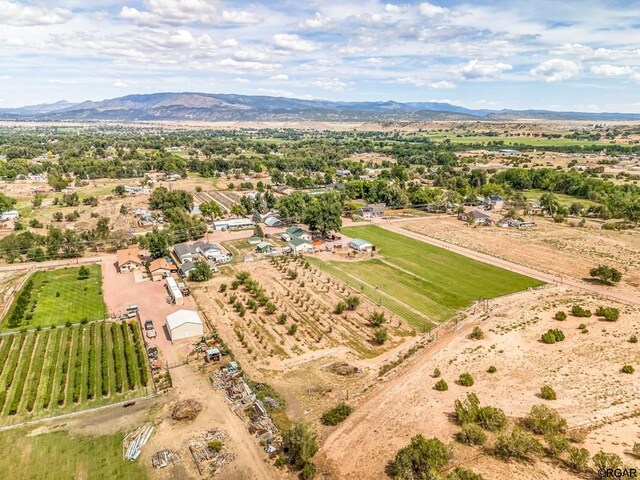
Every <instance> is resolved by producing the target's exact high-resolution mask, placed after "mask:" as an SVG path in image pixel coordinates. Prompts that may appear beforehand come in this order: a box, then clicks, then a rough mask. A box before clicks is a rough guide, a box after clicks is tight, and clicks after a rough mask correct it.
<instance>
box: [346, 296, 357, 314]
mask: <svg viewBox="0 0 640 480" xmlns="http://www.w3.org/2000/svg"><path fill="white" fill-rule="evenodd" d="M345 302H346V308H347V310H351V311H353V310H355V309H356V308H358V307H359V306H360V297H358V296H356V295H351V296H349V297H347V299H346V300H345Z"/></svg>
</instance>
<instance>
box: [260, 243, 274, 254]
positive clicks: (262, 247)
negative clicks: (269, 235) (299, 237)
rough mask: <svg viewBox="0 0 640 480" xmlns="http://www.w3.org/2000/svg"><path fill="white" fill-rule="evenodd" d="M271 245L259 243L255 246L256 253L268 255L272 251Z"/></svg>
mask: <svg viewBox="0 0 640 480" xmlns="http://www.w3.org/2000/svg"><path fill="white" fill-rule="evenodd" d="M273 248H274V247H273V245H271V244H270V243H269V242H260V243H259V244H258V245H256V251H257V252H259V253H269V252H270V251H271V250H273Z"/></svg>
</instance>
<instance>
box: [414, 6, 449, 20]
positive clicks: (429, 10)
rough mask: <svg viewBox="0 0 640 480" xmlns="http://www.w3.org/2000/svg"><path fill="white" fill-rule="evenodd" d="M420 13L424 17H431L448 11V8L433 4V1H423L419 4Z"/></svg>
mask: <svg viewBox="0 0 640 480" xmlns="http://www.w3.org/2000/svg"><path fill="white" fill-rule="evenodd" d="M420 13H421V14H422V15H424V16H425V17H429V18H432V17H437V16H438V15H444V14H445V13H449V9H448V8H444V7H441V6H439V5H434V4H433V3H427V2H425V3H421V4H420Z"/></svg>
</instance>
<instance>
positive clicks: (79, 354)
mask: <svg viewBox="0 0 640 480" xmlns="http://www.w3.org/2000/svg"><path fill="white" fill-rule="evenodd" d="M148 384H149V374H148V368H147V360H146V352H145V350H144V345H143V343H142V334H141V332H140V327H139V325H138V323H137V322H121V323H115V322H94V323H91V324H88V325H78V326H73V327H63V328H53V329H47V330H42V331H38V332H28V333H16V334H10V335H4V336H2V337H0V425H6V424H15V423H19V422H21V421H24V420H29V419H35V418H42V417H50V416H55V415H58V414H60V413H67V412H73V411H78V410H84V409H87V408H93V407H97V406H101V405H106V404H109V403H114V402H118V401H122V400H126V399H130V398H135V397H139V396H142V395H144V394H145V393H147V392H148V390H149V388H148Z"/></svg>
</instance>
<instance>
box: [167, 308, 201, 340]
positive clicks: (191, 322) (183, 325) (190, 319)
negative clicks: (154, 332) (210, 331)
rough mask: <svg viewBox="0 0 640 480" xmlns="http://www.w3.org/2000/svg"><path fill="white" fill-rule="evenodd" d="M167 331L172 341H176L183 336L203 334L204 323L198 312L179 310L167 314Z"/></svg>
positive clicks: (199, 335)
mask: <svg viewBox="0 0 640 480" xmlns="http://www.w3.org/2000/svg"><path fill="white" fill-rule="evenodd" d="M167 331H168V332H169V338H170V339H171V341H172V342H175V341H176V340H181V339H183V338H190V337H201V336H203V335H204V325H203V323H202V320H201V319H200V315H198V312H195V311H193V310H178V311H177V312H174V313H172V314H171V315H168V316H167Z"/></svg>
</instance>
